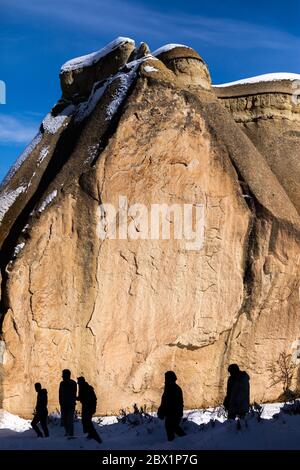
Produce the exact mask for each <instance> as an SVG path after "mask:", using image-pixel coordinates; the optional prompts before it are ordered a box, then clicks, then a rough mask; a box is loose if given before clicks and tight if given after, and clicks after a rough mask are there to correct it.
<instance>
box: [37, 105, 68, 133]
mask: <svg viewBox="0 0 300 470" xmlns="http://www.w3.org/2000/svg"><path fill="white" fill-rule="evenodd" d="M74 110H75V107H74V105H72V104H70V105H69V106H67V107H66V108H65V109H64V110H63V111H62V112H61V113H59V114H58V115H57V116H52V114H51V113H48V114H47V116H46V117H45V118H44V120H43V128H44V130H45V132H47V133H48V134H55V133H56V132H57V131H58V130H59V129H60V128H61V127H62V125H63V124H64V122H65V120H66V119H67V117H69V116H70V115H71V114H72V113H73V112H74Z"/></svg>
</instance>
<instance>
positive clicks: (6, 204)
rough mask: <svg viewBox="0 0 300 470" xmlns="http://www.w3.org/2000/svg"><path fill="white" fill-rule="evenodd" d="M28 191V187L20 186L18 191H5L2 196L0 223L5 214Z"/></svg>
mask: <svg viewBox="0 0 300 470" xmlns="http://www.w3.org/2000/svg"><path fill="white" fill-rule="evenodd" d="M24 191H26V186H19V187H18V188H17V189H13V190H7V191H4V192H3V194H2V195H1V196H0V223H1V222H2V220H3V219H4V216H5V214H6V213H7V212H8V210H9V209H10V208H11V206H12V205H13V203H14V202H15V201H16V200H17V198H18V196H19V195H20V194H22V193H24Z"/></svg>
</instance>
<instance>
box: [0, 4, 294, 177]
mask: <svg viewBox="0 0 300 470" xmlns="http://www.w3.org/2000/svg"><path fill="white" fill-rule="evenodd" d="M0 3H1V19H0V26H1V27H0V38H1V42H0V44H1V46H0V59H1V60H0V80H4V81H5V83H6V92H7V96H6V104H5V105H3V104H0V180H1V179H2V178H3V177H4V175H5V173H6V172H7V171H8V169H9V167H10V166H11V164H12V163H13V161H14V160H15V159H16V158H17V156H18V155H19V154H20V153H21V151H22V150H23V149H24V147H25V146H26V144H27V143H28V142H30V140H31V138H32V137H33V136H34V135H35V133H36V132H37V129H38V126H39V123H40V121H41V120H42V118H43V116H44V115H45V114H46V113H47V112H48V111H49V110H50V109H51V107H52V106H53V104H54V103H55V102H56V101H57V100H58V99H59V97H60V87H59V79H58V74H59V70H60V66H61V64H62V63H64V62H65V61H66V60H68V59H70V58H72V57H76V56H79V55H83V54H86V53H89V52H92V51H95V50H97V49H101V48H102V47H103V46H104V45H105V44H106V43H107V42H110V41H111V40H112V39H114V38H115V37H117V36H127V37H132V38H133V39H135V41H136V42H137V43H138V42H140V41H145V42H147V43H148V44H149V46H150V48H151V49H152V50H154V49H155V48H157V47H159V46H161V45H163V44H166V43H170V42H172V43H174V42H175V43H183V44H187V45H189V46H191V47H193V48H194V49H196V50H197V51H198V52H199V53H200V55H201V56H202V57H203V58H204V59H205V60H206V62H207V63H208V66H209V69H210V72H211V75H212V79H213V82H214V83H223V82H226V81H227V82H228V81H233V80H237V79H239V78H243V77H249V76H253V75H259V74H262V73H268V72H294V73H300V28H299V17H300V2H299V0H286V1H285V2H282V1H276V0H273V1H271V0H245V1H242V0H226V1H224V0H214V1H211V2H210V1H208V0H204V1H202V0H197V1H189V0H184V1H182V0H171V1H169V0H160V1H159V0H155V1H150V0H125V1H124V0H108V1H103V0H51V1H50V0H0Z"/></svg>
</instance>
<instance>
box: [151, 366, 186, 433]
mask: <svg viewBox="0 0 300 470" xmlns="http://www.w3.org/2000/svg"><path fill="white" fill-rule="evenodd" d="M176 380H177V377H176V374H175V372H173V371H172V370H169V371H168V372H166V373H165V388H164V392H163V395H162V399H161V405H160V407H159V409H158V412H157V415H158V417H159V418H160V419H164V420H165V428H166V433H167V437H168V440H169V441H173V440H174V438H175V434H177V436H185V435H186V434H185V432H184V431H183V429H182V428H181V427H180V421H181V418H182V415H183V396H182V390H181V388H180V387H179V385H177V384H176Z"/></svg>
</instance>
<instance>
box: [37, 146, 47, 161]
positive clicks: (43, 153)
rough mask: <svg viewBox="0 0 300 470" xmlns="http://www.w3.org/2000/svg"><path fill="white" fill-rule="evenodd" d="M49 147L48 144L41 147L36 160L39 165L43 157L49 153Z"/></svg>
mask: <svg viewBox="0 0 300 470" xmlns="http://www.w3.org/2000/svg"><path fill="white" fill-rule="evenodd" d="M49 148H50V145H47V147H43V148H42V150H41V151H40V156H39V158H38V161H37V164H38V165H40V164H41V163H42V162H43V161H44V159H45V158H46V157H47V155H48V153H49Z"/></svg>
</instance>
